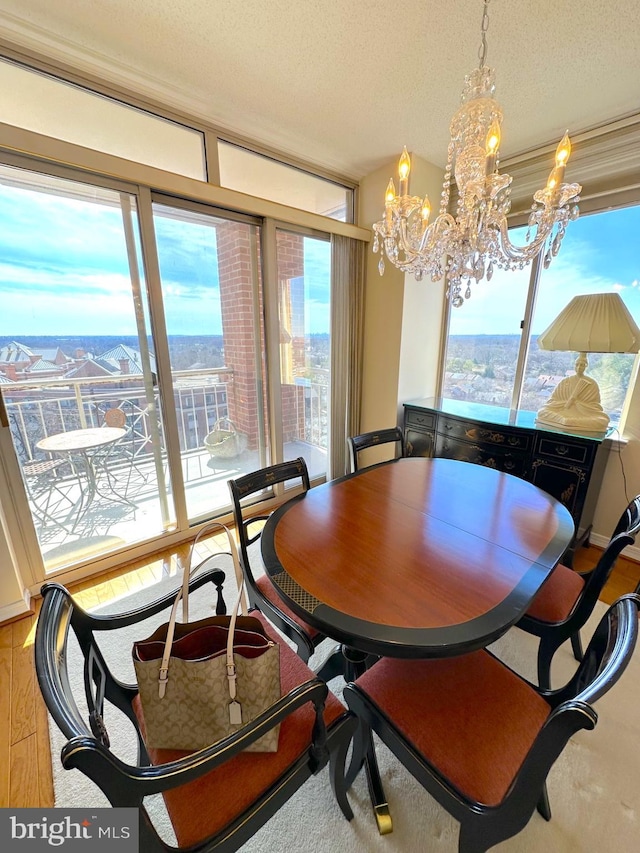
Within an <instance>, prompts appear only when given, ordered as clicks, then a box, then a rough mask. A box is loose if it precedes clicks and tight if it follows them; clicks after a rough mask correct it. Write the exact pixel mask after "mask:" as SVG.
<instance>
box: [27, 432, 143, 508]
mask: <svg viewBox="0 0 640 853" xmlns="http://www.w3.org/2000/svg"><path fill="white" fill-rule="evenodd" d="M126 434H127V431H126V429H121V428H120V427H93V428H89V429H73V430H69V431H68V432H60V433H55V434H54V435H49V436H47V437H46V438H43V439H41V440H40V441H38V442H37V443H36V447H37V448H38V449H39V450H44V451H46V452H48V453H57V454H59V455H64V456H67V457H68V458H70V457H73V456H77V457H79V458H80V461H81V463H82V467H83V469H84V473H85V475H86V482H87V491H86V493H85V492H82V493H81V501H80V506H79V508H78V516H77V520H76V524H77V521H78V520H79V519H80V517H81V516H82V515H83V514H84V512H86V510H87V509H88V507H89V506H90V504H91V501H92V500H93V498H94V497H95V495H96V494H99V495H101V496H102V497H105V498H107V499H108V500H114V501H117V502H119V503H127V504H129V505H131V506H133V504H131V501H129V500H127V498H125V497H123V496H121V495H118V494H117V493H116V492H114V491H113V490H112V489H110V494H105V493H103V492H102V491H100V489H99V488H98V477H97V472H96V468H95V465H94V461H93V453H92V451H96V450H98V449H100V448H105V447H110V446H113V445H114V444H116V443H117V442H118V441H120V439H121V438H123V437H124V436H125V435H126ZM107 458H108V457H107Z"/></svg>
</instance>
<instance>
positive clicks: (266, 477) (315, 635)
mask: <svg viewBox="0 0 640 853" xmlns="http://www.w3.org/2000/svg"><path fill="white" fill-rule="evenodd" d="M277 483H295V484H297V485H298V486H301V487H302V490H303V491H304V492H306V491H308V490H309V488H310V481H309V472H308V470H307V464H306V462H305V461H304V459H303V458H302V457H301V456H300V457H299V458H298V459H293V460H291V461H288V462H279V463H277V464H275V465H269V466H267V467H266V468H260V469H259V470H257V471H253V472H251V473H250V474H245V475H244V476H242V477H237V478H236V479H233V480H229V481H228V485H229V491H230V492H231V501H232V504H233V515H234V520H235V525H236V530H237V532H238V542H239V546H240V547H239V553H238V556H239V558H240V565H241V567H242V573H243V576H244V582H245V588H246V590H247V595H248V597H249V604H250V606H251V607H252V608H257V609H258V610H260V611H261V612H262V613H264V615H265V616H266V617H267V619H269V620H270V621H271V622H273V624H274V625H275V626H276V628H278V630H280V631H282V633H283V634H284V635H285V636H286V637H288V638H289V639H290V640H291V641H292V642H293V643H294V644H295V647H296V651H297V653H298V654H299V655H300V657H301V658H302V660H303V661H304V662H305V663H307V661H308V660H309V658H310V657H311V655H312V654H313V653H314V651H315V650H316V648H317V646H318V645H319V644H320V643H321V642H323V640H326V639H327V637H326V635H325V634H323V633H321V632H320V631H318V630H316V629H315V628H313V627H312V626H311V625H309V624H308V623H307V622H305V621H304V619H302V618H301V617H300V616H298V614H297V613H294V612H293V611H292V610H291V609H290V608H289V607H287V605H286V604H285V603H284V602H283V600H282V599H281V598H280V596H279V595H278V593H277V592H276V590H275V588H274V586H273V583H272V582H271V579H270V578H269V577H268V576H267V574H266V573H265V571H264V566H263V564H262V556H261V554H260V546H259V540H260V536H261V535H262V528H263V527H264V523H265V521H266V520H267V519H268V518H269V515H270V513H266V514H265V513H262V514H256V512H255V510H254V508H253V507H252V506H251V505H247V499H249V498H251V497H253V496H255V495H260V494H262V495H264V494H265V493H269V492H270V490H271V488H272V487H273V486H275V485H276V484H277ZM342 673H343V658H342V655H341V653H340V652H339V650H338V649H334V651H333V653H332V654H331V655H330V656H329V657H328V658H327V660H326V662H325V664H323V666H322V667H321V668H320V669H319V670H318V675H319V676H320V677H321V678H323V679H324V680H326V681H328V680H330V679H331V678H334V677H335V676H336V675H341V674H342Z"/></svg>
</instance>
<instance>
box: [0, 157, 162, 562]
mask: <svg viewBox="0 0 640 853" xmlns="http://www.w3.org/2000/svg"><path fill="white" fill-rule="evenodd" d="M0 217H1V218H2V222H3V228H2V229H0V241H1V243H2V248H1V258H2V260H1V262H0V263H1V265H2V275H1V276H0V299H1V302H2V314H1V317H0V392H1V393H2V398H3V404H4V409H5V410H6V421H7V423H8V426H5V427H4V428H5V429H9V430H10V433H11V438H12V443H13V447H14V451H15V456H16V460H17V463H18V466H19V470H20V472H21V475H22V481H23V486H24V490H23V494H22V495H17V497H16V500H17V501H18V503H19V504H20V506H25V507H28V509H29V512H30V513H31V516H32V520H33V530H34V531H35V535H36V537H37V544H38V547H39V549H40V551H41V554H42V560H43V563H44V568H45V572H52V571H55V570H58V569H64V568H66V567H70V566H73V565H75V564H77V563H81V562H83V561H87V560H90V559H97V558H99V557H102V556H104V555H105V554H109V553H110V552H113V551H117V550H120V549H122V548H126V547H129V546H132V545H135V544H136V543H140V542H142V541H144V540H147V539H153V538H154V537H157V536H159V535H160V534H162V533H164V532H166V531H168V530H171V529H175V525H176V516H175V511H174V506H173V495H172V487H171V482H170V479H169V474H168V467H167V464H166V461H167V460H166V453H165V449H164V434H163V432H164V431H163V422H162V416H161V412H162V403H163V401H162V398H161V390H160V388H159V385H158V381H157V370H156V364H155V356H154V352H155V348H154V342H153V337H152V335H151V333H150V324H149V306H148V303H147V297H146V285H145V276H144V271H143V268H142V263H141V259H140V258H141V252H140V240H139V228H138V209H137V200H136V197H135V196H134V195H132V194H130V193H128V192H125V191H123V190H122V189H119V188H117V187H116V186H115V185H114V187H113V188H108V187H104V186H101V187H97V186H92V185H88V184H83V183H79V182H76V181H71V180H66V179H64V178H62V177H54V176H49V175H42V174H36V173H32V172H28V171H26V170H22V169H17V168H12V167H9V166H2V167H0Z"/></svg>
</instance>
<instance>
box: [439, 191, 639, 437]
mask: <svg viewBox="0 0 640 853" xmlns="http://www.w3.org/2000/svg"><path fill="white" fill-rule="evenodd" d="M629 207H639V208H640V187H636V188H625V189H624V190H621V191H616V192H612V193H605V194H603V195H602V196H601V197H600V204H596V203H594V200H593V199H591V203H590V204H588V205H587V210H586V211H582V210H581V216H583V217H584V216H592V215H594V214H598V213H606V212H607V211H614V210H622V209H625V208H629ZM525 221H526V220H524V221H523V217H522V214H516V215H514V216H513V217H510V218H509V227H510V228H516V227H518V226H521V225H523V224H525ZM570 227H571V225H569V228H570ZM560 251H562V249H561V250H560ZM542 266H543V265H542V251H541V252H540V253H539V254H538V255H537V256H536V257H535V258H534V259H533V260H532V262H531V264H530V267H529V285H528V288H527V296H526V301H525V311H524V316H523V318H522V320H521V324H520V342H519V345H518V358H517V363H516V372H515V376H514V383H513V388H512V392H511V406H510V408H511V409H512V410H514V411H517V410H518V409H519V408H520V401H521V398H522V391H523V385H524V379H525V368H526V363H527V356H528V352H529V341H530V339H531V325H532V322H533V316H534V312H535V308H536V301H537V298H538V290H539V283H540V278H541V275H542V272H543V270H542ZM471 299H473V295H472V296H471ZM456 310H459V311H464V305H462V307H461V308H459V309H455V308H452V307H451V302H450V300H449V299H447V300H446V306H445V311H444V317H443V324H442V335H441V337H440V355H439V361H438V376H437V381H436V396H437V397H442V398H443V399H450V398H449V397H446V396H445V394H444V392H443V388H444V378H445V371H446V357H447V346H448V338H449V328H450V322H451V317H452V316H454V315H453V312H454V311H456ZM639 363H640V354H638V355H636V361H635V364H634V367H633V369H632V372H631V380H630V383H629V386H628V388H627V391H626V394H625V401H624V404H623V407H622V415H621V417H620V422H619V424H618V426H617V430H618V431H619V433H620V434H624V430H625V425H626V424H625V421H626V415H627V412H628V410H629V403H630V398H631V395H632V392H633V389H634V383H635V377H636V375H637V373H638V365H639Z"/></svg>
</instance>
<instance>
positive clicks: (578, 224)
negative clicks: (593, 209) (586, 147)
mask: <svg viewBox="0 0 640 853" xmlns="http://www.w3.org/2000/svg"><path fill="white" fill-rule="evenodd" d="M525 234H526V228H521V229H517V231H516V233H515V234H513V235H512V239H513V242H514V243H517V244H518V245H523V244H524V242H525ZM529 273H530V268H529V267H526V268H525V269H524V270H522V271H519V270H518V271H516V272H515V273H511V272H504V271H502V270H497V271H496V272H495V273H494V276H493V278H492V279H491V281H490V282H487V281H481V282H480V283H479V284H478V285H477V286H472V288H471V293H472V295H471V298H470V299H469V300H468V301H465V303H464V305H463V306H462V307H461V308H459V309H453V310H452V325H451V332H452V334H459V335H465V334H518V333H519V328H520V321H521V319H522V317H523V312H524V304H525V298H526V290H525V288H526V286H527V285H528V281H529ZM610 291H617V292H618V293H619V294H620V296H621V297H622V299H623V301H624V303H625V305H626V306H627V308H628V309H629V311H630V312H631V314H632V316H633V317H634V319H635V321H636V322H637V323H638V325H640V207H632V208H623V209H620V210H615V211H606V212H604V213H598V214H592V215H590V216H582V217H580V218H578V219H577V220H576V221H575V222H570V223H569V225H568V227H567V231H566V234H565V237H564V240H563V242H562V246H561V248H560V253H559V254H558V256H557V257H556V258H554V259H553V261H552V262H551V266H550V267H549V268H548V269H546V270H543V271H542V276H541V279H540V289H539V296H538V300H537V304H536V311H535V314H534V320H533V328H532V332H533V334H535V335H538V334H540V333H541V332H543V331H544V330H545V329H546V328H547V326H548V325H549V324H550V323H551V322H552V320H554V319H555V317H556V316H557V315H558V314H559V313H560V311H561V310H562V309H563V308H564V306H565V305H566V304H567V303H568V302H569V301H570V300H571V299H572V297H573V296H575V295H577V294H579V293H608V292H610Z"/></svg>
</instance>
